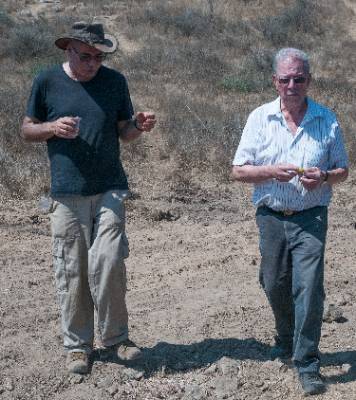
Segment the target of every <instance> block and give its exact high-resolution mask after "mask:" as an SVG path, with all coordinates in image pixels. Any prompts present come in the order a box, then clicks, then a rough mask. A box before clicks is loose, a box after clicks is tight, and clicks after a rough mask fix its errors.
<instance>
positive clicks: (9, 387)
mask: <svg viewBox="0 0 356 400" xmlns="http://www.w3.org/2000/svg"><path fill="white" fill-rule="evenodd" d="M3 388H4V389H5V390H6V391H8V392H12V391H13V390H14V389H15V386H14V384H13V382H12V380H11V379H10V378H5V379H4V381H3Z"/></svg>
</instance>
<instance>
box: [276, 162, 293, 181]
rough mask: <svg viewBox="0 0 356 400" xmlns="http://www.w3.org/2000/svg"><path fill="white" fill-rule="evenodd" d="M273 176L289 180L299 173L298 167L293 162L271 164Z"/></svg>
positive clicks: (281, 179) (280, 179)
mask: <svg viewBox="0 0 356 400" xmlns="http://www.w3.org/2000/svg"><path fill="white" fill-rule="evenodd" d="M270 168H272V176H273V178H274V179H276V180H277V181H279V182H289V181H290V180H291V179H293V178H294V177H295V176H296V175H298V167H297V166H296V165H293V164H276V165H271V167H270Z"/></svg>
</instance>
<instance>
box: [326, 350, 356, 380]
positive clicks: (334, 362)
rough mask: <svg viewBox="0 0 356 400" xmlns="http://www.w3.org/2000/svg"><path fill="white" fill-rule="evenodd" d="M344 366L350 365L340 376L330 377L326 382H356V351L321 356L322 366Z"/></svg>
mask: <svg viewBox="0 0 356 400" xmlns="http://www.w3.org/2000/svg"><path fill="white" fill-rule="evenodd" d="M342 365H346V366H347V365H348V366H349V367H348V368H346V369H345V370H344V371H342V370H340V371H342V372H341V373H340V374H338V375H333V376H328V377H327V378H325V381H326V382H327V383H329V384H335V383H348V382H353V381H356V350H347V351H337V352H335V353H324V354H322V355H321V366H322V367H328V366H335V367H340V368H341V367H342Z"/></svg>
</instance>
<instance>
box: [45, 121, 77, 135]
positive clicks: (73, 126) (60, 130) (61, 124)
mask: <svg viewBox="0 0 356 400" xmlns="http://www.w3.org/2000/svg"><path fill="white" fill-rule="evenodd" d="M51 124H52V129H53V134H54V136H57V137H59V138H62V139H75V138H76V137H77V136H78V133H79V128H78V117H62V118H58V119H57V120H56V121H53V122H51Z"/></svg>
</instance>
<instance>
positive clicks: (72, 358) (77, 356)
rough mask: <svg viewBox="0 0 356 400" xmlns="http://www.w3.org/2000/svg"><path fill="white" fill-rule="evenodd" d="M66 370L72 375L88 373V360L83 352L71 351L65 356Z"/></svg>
mask: <svg viewBox="0 0 356 400" xmlns="http://www.w3.org/2000/svg"><path fill="white" fill-rule="evenodd" d="M66 365H67V369H68V372H70V373H72V374H87V373H88V371H89V358H88V355H87V353H84V352H83V351H71V352H69V353H68V354H67V362H66Z"/></svg>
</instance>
